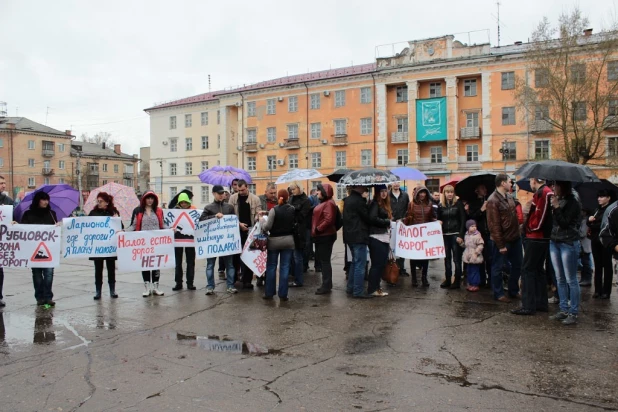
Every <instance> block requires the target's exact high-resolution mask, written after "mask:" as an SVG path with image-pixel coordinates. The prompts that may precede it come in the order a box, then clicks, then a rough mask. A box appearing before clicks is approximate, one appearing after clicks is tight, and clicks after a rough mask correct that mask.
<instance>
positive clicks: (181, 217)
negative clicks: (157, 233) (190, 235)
mask: <svg viewBox="0 0 618 412" xmlns="http://www.w3.org/2000/svg"><path fill="white" fill-rule="evenodd" d="M182 219H185V220H186V221H187V222H186V223H185V224H187V225H191V228H193V229H195V222H194V221H193V219H191V216H189V214H188V213H187V212H182V213H181V214H180V216H178V219H176V221H175V222H174V224H173V225H172V229H176V226H178V225H179V224H180V221H181V220H182Z"/></svg>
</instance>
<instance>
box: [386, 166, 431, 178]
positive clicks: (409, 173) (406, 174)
mask: <svg viewBox="0 0 618 412" xmlns="http://www.w3.org/2000/svg"><path fill="white" fill-rule="evenodd" d="M391 172H393V174H395V175H397V177H399V178H400V179H401V180H427V176H425V174H424V173H423V172H421V171H420V170H418V169H415V168H413V167H405V166H404V167H396V168H394V169H391Z"/></svg>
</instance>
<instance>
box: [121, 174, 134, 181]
mask: <svg viewBox="0 0 618 412" xmlns="http://www.w3.org/2000/svg"><path fill="white" fill-rule="evenodd" d="M122 178H123V179H127V180H131V179H133V172H124V173H123V174H122Z"/></svg>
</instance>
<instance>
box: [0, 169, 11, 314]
mask: <svg viewBox="0 0 618 412" xmlns="http://www.w3.org/2000/svg"><path fill="white" fill-rule="evenodd" d="M5 190H6V180H5V179H4V176H0V205H1V206H13V199H11V198H10V197H8V196H7V195H6V193H5V192H4V191H5ZM9 219H10V217H9ZM3 285H4V268H1V267H0V307H3V306H5V303H4V296H2V286H3Z"/></svg>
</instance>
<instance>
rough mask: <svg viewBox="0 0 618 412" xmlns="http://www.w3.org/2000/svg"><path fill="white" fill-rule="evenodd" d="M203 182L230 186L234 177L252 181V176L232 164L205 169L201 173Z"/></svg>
mask: <svg viewBox="0 0 618 412" xmlns="http://www.w3.org/2000/svg"><path fill="white" fill-rule="evenodd" d="M199 177H200V180H201V181H202V183H206V184H209V185H221V186H229V185H231V184H232V181H233V180H234V179H238V180H241V179H242V180H245V181H246V182H247V183H251V176H250V175H249V173H247V171H246V170H243V169H237V168H235V167H232V166H215V167H212V168H210V169H206V170H204V171H203V172H202V173H200V175H199Z"/></svg>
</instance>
